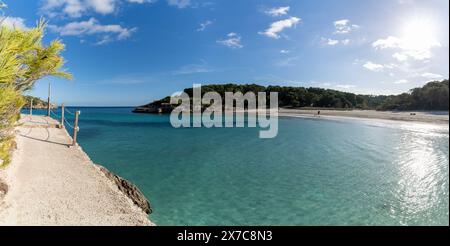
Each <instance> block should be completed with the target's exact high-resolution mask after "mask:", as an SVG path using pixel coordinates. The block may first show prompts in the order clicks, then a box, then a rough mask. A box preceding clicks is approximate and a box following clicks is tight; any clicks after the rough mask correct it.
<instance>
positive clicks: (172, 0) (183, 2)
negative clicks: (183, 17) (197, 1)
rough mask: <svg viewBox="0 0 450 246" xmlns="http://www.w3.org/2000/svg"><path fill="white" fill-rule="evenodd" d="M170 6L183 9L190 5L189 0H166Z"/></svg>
mask: <svg viewBox="0 0 450 246" xmlns="http://www.w3.org/2000/svg"><path fill="white" fill-rule="evenodd" d="M167 3H168V4H169V5H170V6H175V7H177V8H180V9H184V8H186V7H188V6H189V5H191V0H167Z"/></svg>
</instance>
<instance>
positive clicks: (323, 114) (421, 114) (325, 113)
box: [278, 108, 449, 125]
mask: <svg viewBox="0 0 450 246" xmlns="http://www.w3.org/2000/svg"><path fill="white" fill-rule="evenodd" d="M319 110H320V117H318V116H317V112H318V111H319ZM411 113H415V115H411ZM278 116H280V117H297V118H312V119H341V120H342V119H348V120H383V121H395V122H409V123H426V124H436V125H448V124H449V113H448V112H444V111H399V112H394V111H375V110H348V111H344V110H327V109H317V110H310V109H286V108H280V109H279V111H278Z"/></svg>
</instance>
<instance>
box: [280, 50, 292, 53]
mask: <svg viewBox="0 0 450 246" xmlns="http://www.w3.org/2000/svg"><path fill="white" fill-rule="evenodd" d="M280 53H281V54H289V53H291V51H290V50H280Z"/></svg>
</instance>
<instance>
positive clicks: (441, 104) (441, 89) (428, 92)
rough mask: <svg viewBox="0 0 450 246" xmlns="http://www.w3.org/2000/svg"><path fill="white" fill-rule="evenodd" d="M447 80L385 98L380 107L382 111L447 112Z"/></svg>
mask: <svg viewBox="0 0 450 246" xmlns="http://www.w3.org/2000/svg"><path fill="white" fill-rule="evenodd" d="M448 96H449V93H448V80H444V81H442V82H438V81H433V82H429V83H428V84H426V85H425V86H423V87H422V88H414V89H412V90H411V91H410V93H403V94H400V95H398V96H390V97H387V98H386V99H385V100H383V102H382V103H381V105H380V106H379V108H380V109H383V110H448V103H449V100H448Z"/></svg>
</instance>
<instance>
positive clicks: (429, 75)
mask: <svg viewBox="0 0 450 246" xmlns="http://www.w3.org/2000/svg"><path fill="white" fill-rule="evenodd" d="M421 76H422V77H424V78H427V79H442V78H443V77H444V76H442V75H440V74H436V73H423V74H422V75H421Z"/></svg>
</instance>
